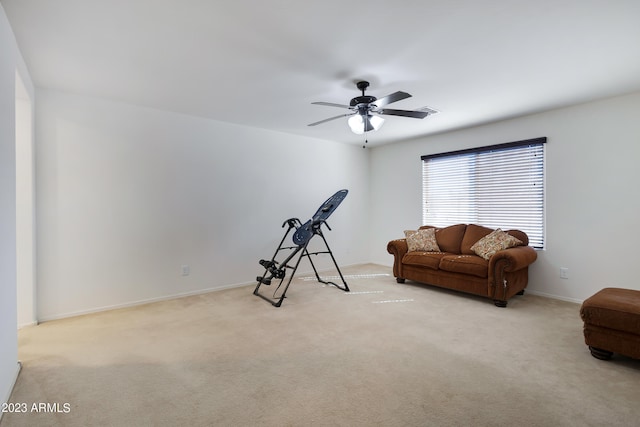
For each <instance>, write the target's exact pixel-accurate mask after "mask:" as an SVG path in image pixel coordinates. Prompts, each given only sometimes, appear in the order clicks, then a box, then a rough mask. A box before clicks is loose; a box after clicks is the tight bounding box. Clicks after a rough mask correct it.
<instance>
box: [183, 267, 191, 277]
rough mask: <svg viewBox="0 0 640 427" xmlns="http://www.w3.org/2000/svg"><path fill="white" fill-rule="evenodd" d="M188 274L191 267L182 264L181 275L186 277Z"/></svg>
mask: <svg viewBox="0 0 640 427" xmlns="http://www.w3.org/2000/svg"><path fill="white" fill-rule="evenodd" d="M190 273H191V267H189V266H188V265H187V264H182V275H183V276H188V275H189V274H190Z"/></svg>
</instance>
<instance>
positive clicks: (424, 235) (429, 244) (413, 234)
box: [404, 228, 440, 252]
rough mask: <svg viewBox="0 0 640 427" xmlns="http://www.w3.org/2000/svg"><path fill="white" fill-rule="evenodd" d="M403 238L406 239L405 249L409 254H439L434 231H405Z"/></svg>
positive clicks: (431, 229) (430, 229)
mask: <svg viewBox="0 0 640 427" xmlns="http://www.w3.org/2000/svg"><path fill="white" fill-rule="evenodd" d="M404 235H405V238H406V239H407V247H408V250H409V252H414V251H424V252H439V251H440V248H439V247H438V242H437V241H436V235H435V229H433V228H426V229H420V230H405V232H404Z"/></svg>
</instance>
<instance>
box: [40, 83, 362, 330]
mask: <svg viewBox="0 0 640 427" xmlns="http://www.w3.org/2000/svg"><path fill="white" fill-rule="evenodd" d="M36 157H37V171H38V173H37V188H38V192H37V218H38V230H37V236H38V253H37V259H38V271H37V276H38V316H39V319H40V320H48V319H52V318H57V317H63V316H68V315H72V314H77V313H83V312H89V311H94V310H99V309H104V308H108V307H114V306H123V305H127V304H131V303H135V302H139V301H148V300H153V299H159V298H166V297H170V296H175V295H180V294H187V293H196V292H200V291H203V290H207V289H213V288H221V287H226V286H230V285H234V284H239V283H254V282H255V277H256V276H257V275H259V274H262V269H261V267H260V266H259V265H258V260H260V259H261V258H267V259H268V258H270V257H271V256H272V254H273V251H274V250H275V248H276V246H277V244H278V243H279V241H280V239H281V238H282V234H283V232H284V230H283V229H282V228H281V225H282V223H283V222H284V221H285V220H286V219H288V218H290V217H299V218H300V219H301V220H303V221H305V220H306V219H308V218H310V217H311V215H312V214H313V213H314V212H315V211H316V209H317V208H318V207H319V205H320V204H321V203H322V202H323V201H324V200H325V199H326V198H327V197H329V196H331V195H332V194H333V193H334V192H335V191H337V190H339V189H342V188H346V189H348V190H349V195H348V197H347V198H346V200H345V201H344V205H343V206H341V207H340V208H339V209H338V210H337V211H336V212H335V213H334V214H333V216H332V217H331V219H330V220H329V224H330V225H331V227H332V228H333V230H334V231H331V232H327V234H326V236H327V239H328V241H329V243H330V245H331V248H332V249H333V251H334V252H335V255H336V258H337V259H338V262H339V264H340V265H347V264H354V263H360V262H365V261H367V250H366V247H367V245H368V240H367V239H368V236H369V234H368V229H369V228H368V219H367V217H365V216H363V215H362V213H363V212H365V211H366V207H367V202H368V196H369V187H368V185H369V184H368V176H369V169H368V168H369V152H368V151H366V150H363V149H362V148H359V147H352V146H346V145H343V144H338V143H332V142H329V141H321V140H315V139H305V138H301V137H297V136H292V135H287V134H281V133H274V132H269V131H265V130H259V129H251V128H246V127H240V126H234V125H230V124H225V123H220V122H216V121H212V120H206V119H202V118H197V117H190V116H185V115H180V114H175V113H170V112H163V111H158V110H152V109H147V108H140V107H136V106H131V105H126V104H120V103H115V102H110V101H106V100H102V99H97V98H88V97H80V96H73V95H69V94H64V93H61V92H55V91H47V90H42V91H38V108H37V111H36ZM183 264H188V265H189V266H190V268H191V274H190V275H189V276H186V277H184V276H181V266H182V265H183ZM321 264H322V263H321ZM321 266H324V267H326V266H328V264H327V265H324V264H322V265H321ZM304 268H308V267H304ZM249 295H250V294H249Z"/></svg>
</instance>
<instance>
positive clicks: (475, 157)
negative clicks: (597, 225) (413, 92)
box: [422, 138, 546, 249]
mask: <svg viewBox="0 0 640 427" xmlns="http://www.w3.org/2000/svg"><path fill="white" fill-rule="evenodd" d="M545 143H546V138H536V139H531V140H526V141H518V142H511V143H507V144H500V145H494V146H490V147H483V148H478V149H470V150H462V151H455V152H449V153H441V154H434V155H428V156H422V193H423V205H422V206H423V211H422V220H423V224H425V225H426V224H428V225H434V226H436V227H446V226H448V225H453V224H459V223H468V224H479V225H484V226H486V227H490V228H502V229H503V230H509V229H518V230H522V231H524V232H525V233H527V235H528V237H529V245H531V246H533V247H535V248H539V249H543V248H544V147H545Z"/></svg>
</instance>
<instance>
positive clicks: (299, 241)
mask: <svg viewBox="0 0 640 427" xmlns="http://www.w3.org/2000/svg"><path fill="white" fill-rule="evenodd" d="M347 193H348V190H340V191H338V192H336V193H335V194H334V195H333V196H331V197H329V198H328V199H327V200H326V201H325V202H324V203H323V204H322V205H321V206H320V208H318V210H317V211H316V213H315V215H313V217H312V218H311V219H310V220H309V221H307V222H305V223H304V224H302V223H301V222H300V220H299V219H298V218H289V219H288V220H286V221H285V222H284V223H283V224H282V227H283V228H284V227H285V226H286V225H288V228H287V231H286V232H285V233H284V236H283V237H282V240H281V241H280V244H279V245H278V248H277V249H276V251H275V253H274V254H273V256H272V257H271V259H270V260H264V259H262V260H260V265H261V266H263V267H264V274H263V275H262V276H258V277H257V278H256V280H257V281H258V284H257V285H256V288H255V289H254V291H253V294H254V295H257V296H259V297H260V298H262V299H264V300H266V301H268V302H270V303H271V304H272V305H273V306H274V307H280V306H281V305H282V301H284V299H285V297H286V294H287V290H288V289H289V285H290V284H291V281H292V280H293V276H294V275H295V274H296V270H297V269H298V266H299V265H300V261H301V260H302V258H303V257H306V258H308V259H309V262H310V263H311V267H312V268H313V272H314V273H315V275H316V279H317V280H318V282H320V283H324V284H327V285H333V286H335V287H337V288H338V289H341V290H343V291H345V292H349V286H348V285H347V282H346V281H345V280H344V277H343V276H342V272H341V271H340V267H338V263H337V262H336V259H335V257H334V256H333V253H332V252H331V249H330V248H329V244H328V243H327V239H325V237H324V234H323V233H322V228H321V227H322V225H324V226H326V227H327V228H328V229H329V230H331V228H330V227H329V224H327V218H329V216H330V215H331V214H332V213H333V211H334V210H336V208H337V207H338V205H339V204H340V203H341V202H342V200H344V198H345V197H346V196H347ZM294 229H295V232H294V233H293V237H292V240H293V243H294V245H295V246H283V245H284V244H285V240H286V238H287V236H288V235H289V233H290V232H291V231H292V230H294ZM314 236H320V237H321V238H322V241H323V242H324V246H325V248H326V250H321V251H315V252H309V251H308V250H307V246H308V245H309V242H310V241H311V240H312V239H313V237H314ZM283 251H288V256H286V258H285V259H284V260H282V261H277V260H276V258H278V257H279V256H280V255H281V252H283ZM285 253H287V252H285ZM319 254H329V255H330V257H331V260H332V261H333V264H334V265H335V267H336V269H337V270H338V275H339V276H340V279H341V280H342V286H341V285H338V284H336V283H334V282H330V281H325V280H322V279H321V278H320V275H319V274H318V270H316V266H315V265H314V264H313V261H312V260H311V255H319ZM296 256H297V259H294V258H296ZM287 269H291V270H293V271H292V272H291V275H290V276H289V280H288V281H287V283H286V285H285V286H284V288H283V289H282V294H281V295H280V296H276V294H277V292H278V290H279V289H280V287H281V286H282V284H283V282H284V280H285V276H286V270H287ZM273 279H276V280H279V281H280V282H279V283H278V286H277V287H276V290H275V291H274V293H273V298H270V297H268V296H266V295H264V294H261V293H260V287H261V286H262V285H267V286H268V285H271V282H272V280H273Z"/></svg>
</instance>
